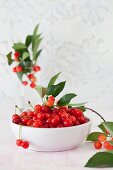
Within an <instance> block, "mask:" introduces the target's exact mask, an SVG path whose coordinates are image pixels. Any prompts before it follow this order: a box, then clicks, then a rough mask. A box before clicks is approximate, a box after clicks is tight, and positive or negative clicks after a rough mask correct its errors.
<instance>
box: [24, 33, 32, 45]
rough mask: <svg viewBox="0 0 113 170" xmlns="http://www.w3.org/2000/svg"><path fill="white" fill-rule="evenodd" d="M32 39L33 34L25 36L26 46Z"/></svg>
mask: <svg viewBox="0 0 113 170" xmlns="http://www.w3.org/2000/svg"><path fill="white" fill-rule="evenodd" d="M32 39H33V36H32V35H28V36H27V37H26V42H25V45H26V47H29V45H30V44H31V42H32Z"/></svg>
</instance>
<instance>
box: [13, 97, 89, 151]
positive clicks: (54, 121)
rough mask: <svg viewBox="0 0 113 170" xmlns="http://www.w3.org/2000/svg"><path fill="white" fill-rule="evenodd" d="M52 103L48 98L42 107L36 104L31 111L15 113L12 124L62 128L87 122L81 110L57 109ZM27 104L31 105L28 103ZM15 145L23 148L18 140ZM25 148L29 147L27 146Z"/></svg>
mask: <svg viewBox="0 0 113 170" xmlns="http://www.w3.org/2000/svg"><path fill="white" fill-rule="evenodd" d="M54 101H55V99H54V97H53V96H50V97H48V100H47V101H46V103H45V104H44V105H40V104H37V105H35V106H34V107H32V110H28V111H23V112H21V113H20V114H16V113H15V114H14V115H13V116H12V122H13V123H15V124H18V125H23V126H30V127H34V128H63V127H70V126H77V125H81V124H84V123H87V122H88V119H87V118H86V117H85V116H84V114H83V111H82V110H80V109H78V108H68V106H61V107H57V106H54ZM29 104H30V105H31V103H30V102H29ZM25 143H26V141H25ZM16 144H17V145H18V146H22V147H23V146H24V144H23V142H22V141H21V140H20V139H18V140H17V142H16ZM27 147H29V146H28V144H27ZM23 148H24V147H23ZM25 149H26V147H25Z"/></svg>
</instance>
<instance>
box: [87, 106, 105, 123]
mask: <svg viewBox="0 0 113 170" xmlns="http://www.w3.org/2000/svg"><path fill="white" fill-rule="evenodd" d="M86 109H87V110H91V111H92V112H94V113H96V114H97V115H98V116H99V117H100V118H101V119H102V120H103V121H104V122H106V121H105V119H104V118H103V116H101V115H100V114H99V113H98V112H96V111H95V110H93V109H91V108H88V107H86Z"/></svg>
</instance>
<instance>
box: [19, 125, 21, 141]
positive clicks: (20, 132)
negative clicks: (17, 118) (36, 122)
mask: <svg viewBox="0 0 113 170" xmlns="http://www.w3.org/2000/svg"><path fill="white" fill-rule="evenodd" d="M21 130H22V125H20V127H19V139H21V138H22V136H21Z"/></svg>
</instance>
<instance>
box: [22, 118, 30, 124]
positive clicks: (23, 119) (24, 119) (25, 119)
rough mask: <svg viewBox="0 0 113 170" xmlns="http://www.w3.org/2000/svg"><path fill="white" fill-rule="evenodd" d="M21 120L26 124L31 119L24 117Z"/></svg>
mask: <svg viewBox="0 0 113 170" xmlns="http://www.w3.org/2000/svg"><path fill="white" fill-rule="evenodd" d="M21 121H22V123H23V124H24V125H27V122H28V121H29V119H28V118H26V117H24V118H22V119H21Z"/></svg>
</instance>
